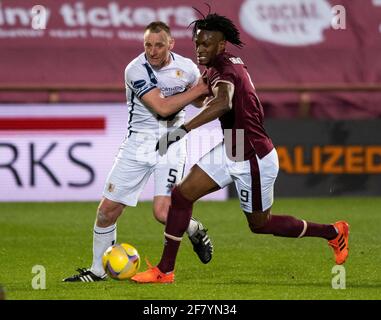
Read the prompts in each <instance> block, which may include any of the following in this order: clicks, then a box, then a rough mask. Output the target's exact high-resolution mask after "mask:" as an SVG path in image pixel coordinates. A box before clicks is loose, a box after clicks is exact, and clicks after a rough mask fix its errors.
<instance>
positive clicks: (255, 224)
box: [247, 212, 270, 233]
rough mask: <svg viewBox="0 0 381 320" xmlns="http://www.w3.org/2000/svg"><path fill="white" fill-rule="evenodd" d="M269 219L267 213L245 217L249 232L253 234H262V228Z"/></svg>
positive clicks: (257, 213)
mask: <svg viewBox="0 0 381 320" xmlns="http://www.w3.org/2000/svg"><path fill="white" fill-rule="evenodd" d="M269 218H270V213H269V212H253V213H250V214H248V215H247V221H248V224H249V228H250V231H251V232H253V233H264V228H265V226H266V225H267V222H268V220H269Z"/></svg>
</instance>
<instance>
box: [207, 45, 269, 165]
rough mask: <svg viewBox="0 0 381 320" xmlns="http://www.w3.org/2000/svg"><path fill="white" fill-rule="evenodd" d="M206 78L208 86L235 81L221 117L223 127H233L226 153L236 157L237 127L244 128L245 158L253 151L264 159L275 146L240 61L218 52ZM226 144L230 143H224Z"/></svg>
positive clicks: (250, 82) (252, 86) (252, 155)
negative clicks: (230, 99) (227, 110)
mask: <svg viewBox="0 0 381 320" xmlns="http://www.w3.org/2000/svg"><path fill="white" fill-rule="evenodd" d="M207 78H208V80H209V85H210V88H212V87H214V85H215V84H216V83H217V82H219V81H227V82H230V83H232V84H234V96H233V106H232V109H231V110H230V111H229V112H227V113H225V114H224V115H223V116H222V117H220V122H221V127H222V129H223V130H224V131H225V130H226V129H231V130H232V145H231V148H232V150H231V151H230V152H229V151H228V150H227V154H231V155H233V156H235V153H236V130H237V129H243V130H244V141H243V145H244V160H248V159H250V158H253V157H254V156H255V155H256V154H257V155H258V157H259V158H263V157H264V156H265V155H266V154H268V153H269V152H270V151H271V150H272V149H273V148H274V146H273V143H272V141H271V139H270V138H269V136H268V135H267V133H266V131H265V129H264V126H263V117H264V114H263V108H262V105H261V103H260V102H259V99H258V97H257V95H256V93H255V88H254V85H253V83H252V81H251V79H250V76H249V74H248V72H247V68H246V66H245V65H244V64H243V62H242V60H241V59H240V58H238V57H235V56H233V55H231V54H230V53H227V52H224V53H221V54H219V55H218V56H217V57H216V61H215V63H214V65H213V66H212V67H210V68H209V69H208V70H207ZM226 147H227V148H228V147H229V146H228V145H227V144H226Z"/></svg>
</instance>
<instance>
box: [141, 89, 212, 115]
mask: <svg viewBox="0 0 381 320" xmlns="http://www.w3.org/2000/svg"><path fill="white" fill-rule="evenodd" d="M206 93H208V87H207V85H205V84H202V83H199V84H197V85H196V86H194V87H193V88H191V89H189V90H187V91H185V92H183V93H180V94H176V95H174V96H169V97H163V96H162V95H161V93H160V90H159V89H155V90H152V91H151V92H149V93H147V94H146V95H144V96H143V99H142V100H143V102H144V104H146V105H148V106H149V107H151V108H152V109H153V110H154V111H155V112H156V113H157V114H159V115H160V116H162V117H167V116H169V115H172V114H174V113H176V112H178V111H180V110H181V109H183V108H184V107H185V106H186V105H188V104H190V103H192V101H194V100H196V99H197V98H198V97H199V96H202V95H205V94H206Z"/></svg>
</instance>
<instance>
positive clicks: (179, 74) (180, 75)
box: [176, 70, 184, 78]
mask: <svg viewBox="0 0 381 320" xmlns="http://www.w3.org/2000/svg"><path fill="white" fill-rule="evenodd" d="M183 74H184V72H183V71H182V70H176V77H177V78H182V77H183Z"/></svg>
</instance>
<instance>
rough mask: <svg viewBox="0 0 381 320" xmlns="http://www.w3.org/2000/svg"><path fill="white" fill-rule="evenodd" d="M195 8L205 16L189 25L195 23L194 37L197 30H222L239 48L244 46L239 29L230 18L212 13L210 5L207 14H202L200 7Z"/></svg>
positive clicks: (226, 38)
mask: <svg viewBox="0 0 381 320" xmlns="http://www.w3.org/2000/svg"><path fill="white" fill-rule="evenodd" d="M193 9H195V10H196V11H197V12H198V13H199V14H201V15H202V16H203V19H199V20H195V21H193V22H192V23H191V24H190V25H189V26H191V25H192V24H193V31H192V34H193V38H194V37H195V36H196V33H197V30H207V31H220V32H221V33H222V34H223V35H224V38H225V40H226V41H228V42H230V43H231V44H233V45H234V46H236V47H238V48H242V47H243V45H244V43H243V42H242V41H241V39H240V33H239V30H238V29H237V27H236V26H235V25H234V23H233V22H232V21H231V20H230V19H229V18H226V17H224V16H220V15H218V14H217V13H210V6H209V13H208V15H207V16H205V15H204V14H202V13H201V12H200V11H199V10H198V9H196V8H193Z"/></svg>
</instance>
